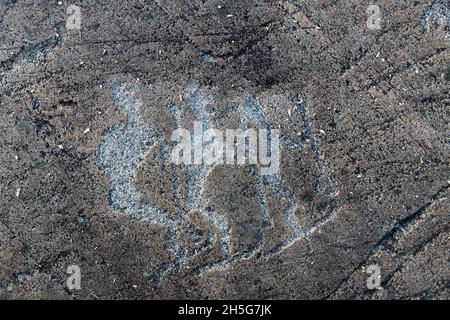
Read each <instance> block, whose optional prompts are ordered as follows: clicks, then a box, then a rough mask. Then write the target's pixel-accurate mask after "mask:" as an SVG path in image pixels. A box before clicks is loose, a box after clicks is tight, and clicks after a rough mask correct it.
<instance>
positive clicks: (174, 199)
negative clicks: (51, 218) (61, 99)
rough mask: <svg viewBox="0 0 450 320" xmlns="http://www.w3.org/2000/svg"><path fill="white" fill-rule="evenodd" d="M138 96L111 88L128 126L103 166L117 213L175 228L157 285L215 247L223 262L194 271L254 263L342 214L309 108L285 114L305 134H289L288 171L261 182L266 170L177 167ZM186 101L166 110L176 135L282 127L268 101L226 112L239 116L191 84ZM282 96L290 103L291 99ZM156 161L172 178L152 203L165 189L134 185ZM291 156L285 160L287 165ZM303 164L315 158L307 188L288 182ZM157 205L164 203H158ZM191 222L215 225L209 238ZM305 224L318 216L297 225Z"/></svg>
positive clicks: (243, 103)
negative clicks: (183, 130)
mask: <svg viewBox="0 0 450 320" xmlns="http://www.w3.org/2000/svg"><path fill="white" fill-rule="evenodd" d="M137 90H138V82H136V83H125V82H116V83H114V84H113V85H112V101H113V103H114V106H115V107H117V108H118V109H119V110H120V111H121V112H123V114H124V116H125V121H124V122H123V123H117V124H115V125H114V126H113V127H111V128H109V129H107V130H106V131H105V132H104V133H103V135H102V139H101V142H100V144H99V146H98V150H97V164H98V166H99V168H100V169H101V170H103V171H104V172H105V174H106V175H107V177H108V179H109V194H108V203H109V206H110V207H111V209H112V210H113V211H115V212H121V213H123V214H127V215H131V216H133V217H135V218H138V219H142V220H145V221H148V222H149V223H152V224H158V225H162V226H164V227H165V228H167V229H166V230H167V231H166V235H165V237H164V241H165V244H164V245H165V248H166V250H167V251H168V252H169V253H170V254H171V256H172V260H171V261H170V262H169V263H167V264H165V265H163V266H160V267H159V268H158V270H157V271H155V275H154V278H155V279H159V278H160V277H161V276H162V275H163V274H164V273H165V272H167V271H169V270H171V269H172V268H174V267H182V266H183V265H186V264H189V263H190V261H192V259H193V257H195V256H197V255H199V254H208V252H207V251H208V249H210V248H211V247H214V246H215V247H216V248H217V249H218V251H220V255H221V256H220V258H216V259H214V260H213V262H207V263H206V264H204V265H201V266H195V269H196V270H197V272H199V273H201V272H204V271H207V270H214V269H219V270H223V269H226V268H228V267H229V265H230V264H231V263H235V262H238V261H240V260H242V259H248V258H251V257H255V258H267V257H270V256H272V255H274V254H277V253H279V252H281V251H282V250H284V249H285V248H287V247H289V246H290V245H292V244H293V243H294V242H295V241H296V240H298V239H299V238H301V237H304V236H306V235H308V234H309V233H311V232H313V231H314V230H316V229H317V228H318V227H320V226H321V225H323V224H324V223H326V222H328V221H329V220H330V219H332V218H333V215H334V214H335V210H334V209H335V207H336V204H335V200H334V194H335V190H334V187H333V182H332V179H331V177H330V176H329V174H328V172H327V169H326V166H325V164H324V161H323V159H322V155H321V154H320V151H319V147H318V141H317V139H316V137H315V135H314V130H313V128H312V124H311V122H310V120H309V115H308V110H307V106H306V103H305V102H304V101H303V100H302V99H300V100H299V99H298V97H295V98H294V99H291V98H289V101H290V103H291V105H289V106H284V108H286V109H287V108H291V109H293V110H295V112H294V113H292V114H290V116H291V118H292V119H293V120H292V121H293V122H295V125H296V126H297V127H298V130H299V132H298V136H297V138H298V139H296V138H293V137H290V136H287V135H283V134H282V136H281V145H282V147H281V158H282V168H281V170H280V172H279V173H277V174H273V175H261V174H260V172H259V170H258V166H259V165H258V164H250V165H247V166H246V165H236V166H233V167H231V168H230V167H229V166H225V165H218V164H211V165H205V164H203V165H181V166H177V165H175V164H174V163H171V162H170V151H171V150H170V149H171V142H170V140H167V139H166V138H167V137H166V136H165V135H164V133H163V132H161V130H158V129H157V128H156V127H155V126H153V125H152V124H151V123H150V122H149V121H147V120H146V119H144V117H143V116H142V115H141V111H142V109H143V108H152V106H145V107H144V101H142V99H141V98H139V94H138V93H137ZM150 90H151V89H150ZM182 95H183V96H184V97H185V99H180V101H177V102H176V103H173V104H171V105H168V106H167V107H166V111H165V112H166V113H167V115H168V118H169V119H171V122H172V124H171V126H173V129H174V130H175V129H177V128H180V127H181V126H183V124H186V123H189V121H191V122H192V121H197V122H200V123H201V125H202V126H203V128H204V129H208V128H211V127H213V126H220V125H221V124H220V123H221V120H223V119H224V118H226V119H227V120H226V121H225V122H222V126H225V125H227V126H228V125H231V126H233V129H239V128H240V129H244V130H245V129H247V128H250V127H253V128H261V129H270V128H278V127H279V124H278V123H277V121H278V119H277V118H276V117H274V116H270V117H269V116H268V115H267V114H266V112H265V111H266V109H267V110H269V109H270V108H272V106H271V104H270V101H271V100H270V99H266V100H265V101H266V102H267V101H269V102H267V103H266V106H265V107H266V109H263V107H262V106H261V104H260V103H259V102H258V100H257V99H256V98H255V97H252V96H248V95H245V94H242V95H241V96H239V99H237V102H236V101H234V102H233V103H229V104H228V105H230V104H231V105H232V107H231V108H228V106H227V107H226V108H225V107H224V106H225V105H226V104H227V103H225V102H224V101H223V100H221V99H217V98H216V97H214V93H213V92H212V91H211V90H210V89H208V88H199V87H197V86H195V85H189V86H187V87H186V88H185V89H184V90H183V93H182ZM180 97H181V95H180ZM280 97H281V98H283V99H286V95H281V96H280ZM234 99H235V98H234ZM271 99H272V100H273V99H275V100H277V99H278V98H277V96H273V97H272V98H271ZM235 100H236V99H235ZM213 104H217V105H221V104H222V109H223V110H219V109H220V108H219V109H218V110H219V111H220V112H219V111H217V110H216V111H211V105H213ZM271 114H275V115H276V114H277V112H272V113H271ZM224 123H225V124H224ZM148 157H153V158H155V159H158V160H155V161H156V162H155V166H156V167H157V169H155V170H161V172H160V174H159V175H161V176H164V177H166V178H165V179H166V180H167V181H165V182H164V183H162V184H163V185H165V186H167V190H169V191H166V192H160V193H159V194H158V196H157V197H156V198H155V197H153V198H152V197H150V200H149V199H146V200H144V197H143V194H145V192H146V190H149V189H150V190H153V189H158V188H160V185H158V184H161V182H158V181H152V180H151V179H150V180H149V182H147V184H146V185H138V184H137V183H136V177H138V176H139V175H143V174H144V173H143V172H144V171H143V169H144V167H145V166H146V165H147V164H146V158H148ZM284 157H286V159H287V161H283V159H284ZM295 157H305V158H308V159H310V160H309V162H306V164H307V165H308V166H309V167H308V168H302V170H304V171H303V172H305V176H307V177H309V178H308V179H306V178H305V179H304V183H303V185H296V184H295V183H292V182H290V179H289V176H292V175H295V172H296V171H295V169H298V168H296V167H298V165H297V164H295V162H292V161H291V162H289V161H288V160H289V159H290V158H293V159H294V158H295ZM283 163H284V165H283ZM290 163H291V165H289V164H290ZM292 163H294V165H292ZM158 166H159V167H158ZM293 170H294V171H293ZM163 171H164V174H162V172H163ZM296 179H298V177H296ZM305 186H306V187H307V188H308V189H309V190H310V192H312V193H314V194H319V195H321V196H322V197H323V198H324V199H325V200H324V201H322V204H321V206H316V205H315V204H314V201H312V200H311V199H309V198H308V197H306V196H301V195H302V194H303V191H304V190H302V189H303V188H305ZM159 198H165V199H166V200H165V201H159ZM152 199H153V200H152ZM192 214H198V215H200V216H201V217H203V219H204V220H203V221H207V222H208V224H209V225H210V226H211V227H209V230H208V232H207V233H206V236H205V235H204V234H200V233H199V232H198V228H197V227H198V226H195V225H194V224H193V223H192V221H191V219H190V215H192ZM299 215H300V216H302V215H303V216H304V215H306V216H308V215H311V216H310V217H308V218H304V219H299ZM302 221H303V222H302ZM186 238H187V239H188V240H187V241H186V240H185V239H186ZM183 239H184V240H183Z"/></svg>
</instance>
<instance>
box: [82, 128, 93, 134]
mask: <svg viewBox="0 0 450 320" xmlns="http://www.w3.org/2000/svg"><path fill="white" fill-rule="evenodd" d="M89 131H91V129H89V128H86V130H84V131H83V133H84V134H86V133H88V132H89Z"/></svg>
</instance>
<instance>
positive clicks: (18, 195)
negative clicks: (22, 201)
mask: <svg viewBox="0 0 450 320" xmlns="http://www.w3.org/2000/svg"><path fill="white" fill-rule="evenodd" d="M18 197H20V188H17V189H16V198H18Z"/></svg>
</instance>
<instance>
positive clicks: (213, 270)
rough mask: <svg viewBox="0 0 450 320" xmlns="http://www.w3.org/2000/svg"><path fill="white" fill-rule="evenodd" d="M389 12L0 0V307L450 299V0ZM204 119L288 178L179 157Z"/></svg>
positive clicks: (269, 4)
mask: <svg viewBox="0 0 450 320" xmlns="http://www.w3.org/2000/svg"><path fill="white" fill-rule="evenodd" d="M70 5H76V6H77V7H78V8H80V14H81V18H82V19H81V28H80V29H79V30H78V29H73V28H69V27H68V26H69V25H68V24H67V21H68V19H69V18H70V15H71V14H72V13H71V12H69V13H68V11H66V10H67V8H68V7H69V6H70ZM377 5H378V6H379V8H380V18H381V28H380V29H372V28H368V23H367V21H368V19H369V18H370V15H371V14H372V13H370V12H369V13H368V11H367V7H368V3H366V2H364V1H354V0H352V1H334V0H326V1H319V0H317V1H316V0H306V1H299V0H291V1H262V0H242V1H230V0H221V1H206V0H205V1H201V0H192V1H183V0H155V1H150V0H124V1H102V0H92V1H88V0H85V1H70V2H68V1H43V0H42V1H40V0H39V1H25V0H15V1H13V0H0V9H1V10H0V92H1V95H0V136H1V139H0V164H1V166H0V190H1V194H0V297H1V298H3V299H19V298H33V299H50V298H60V299H97V298H108V299H110V298H113V299H120V298H125V299H136V298H137V299H167V298H172V299H178V298H188V299H193V298H195V299H206V298H208V299H218V298H221V299H449V298H450V291H449V288H450V268H449V258H450V255H449V237H450V233H449V228H448V227H449V226H448V224H449V220H450V215H449V211H450V210H449V209H450V206H449V189H448V187H449V181H450V176H449V167H448V160H449V150H448V147H449V144H448V129H449V124H448V116H449V114H448V110H449V109H448V107H449V101H450V97H449V94H448V88H449V80H450V67H449V64H448V62H449V50H448V45H449V41H450V39H449V37H450V34H449V33H450V31H449V15H448V9H449V7H448V2H447V1H431V2H429V1H428V0H417V1H416V0H410V1H385V0H381V1H377ZM196 122H198V123H200V124H201V126H202V127H203V128H217V129H220V130H226V129H246V128H254V129H255V130H258V129H277V130H279V132H280V144H281V160H280V161H281V162H280V170H279V172H278V173H277V174H274V175H263V174H261V172H260V169H261V168H260V165H235V166H233V165H226V164H224V165H220V164H212V165H175V164H173V163H172V162H170V161H169V158H170V151H171V148H172V146H173V144H172V143H171V135H172V132H173V130H175V129H177V128H180V127H183V128H193V126H194V124H195V123H196ZM71 265H75V266H79V268H80V270H81V289H80V290H70V289H69V288H68V287H67V285H66V281H67V278H68V276H69V275H68V274H67V268H68V266H71ZM371 266H377V267H378V268H379V270H380V276H381V279H380V280H381V283H380V288H378V289H369V288H368V286H367V283H368V278H369V277H370V274H369V273H368V272H367V271H368V270H369V269H370V267H371Z"/></svg>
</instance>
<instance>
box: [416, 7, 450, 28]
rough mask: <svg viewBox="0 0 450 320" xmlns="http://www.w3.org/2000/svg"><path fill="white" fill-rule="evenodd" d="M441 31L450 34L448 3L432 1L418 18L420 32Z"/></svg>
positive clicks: (449, 9)
mask: <svg viewBox="0 0 450 320" xmlns="http://www.w3.org/2000/svg"><path fill="white" fill-rule="evenodd" d="M430 28H432V29H442V30H443V31H444V32H445V33H446V34H447V35H449V34H450V1H442V0H441V1H432V2H431V3H430V4H429V5H428V6H427V7H425V9H424V10H423V11H422V14H421V15H420V17H419V29H420V32H425V31H427V30H428V29H430Z"/></svg>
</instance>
